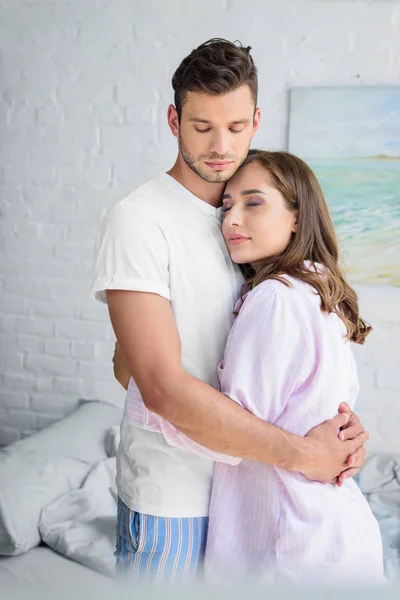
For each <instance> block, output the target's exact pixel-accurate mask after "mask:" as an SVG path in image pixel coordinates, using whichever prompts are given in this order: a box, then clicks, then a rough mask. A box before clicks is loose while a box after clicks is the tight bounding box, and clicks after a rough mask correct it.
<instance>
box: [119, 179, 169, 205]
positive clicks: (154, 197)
mask: <svg viewBox="0 0 400 600" xmlns="http://www.w3.org/2000/svg"><path fill="white" fill-rule="evenodd" d="M168 199H169V194H168V190H167V188H166V187H165V186H164V185H163V180H162V175H158V176H157V177H154V178H153V179H150V180H149V181H146V183H143V184H142V185H141V186H139V187H138V188H136V190H134V191H133V192H131V193H130V194H128V195H127V196H125V197H124V198H122V200H119V202H117V203H116V204H114V207H113V208H116V207H119V208H126V209H132V210H135V209H138V210H142V211H145V212H148V213H151V212H153V210H154V205H155V204H156V205H157V207H158V206H159V205H164V204H166V203H168Z"/></svg>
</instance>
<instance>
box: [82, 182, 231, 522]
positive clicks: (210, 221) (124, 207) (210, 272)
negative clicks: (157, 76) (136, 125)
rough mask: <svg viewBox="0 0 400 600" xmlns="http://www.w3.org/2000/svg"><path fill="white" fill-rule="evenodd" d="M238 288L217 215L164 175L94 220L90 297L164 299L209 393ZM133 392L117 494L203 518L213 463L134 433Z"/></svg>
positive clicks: (190, 366)
mask: <svg viewBox="0 0 400 600" xmlns="http://www.w3.org/2000/svg"><path fill="white" fill-rule="evenodd" d="M242 282H243V279H242V276H241V273H240V270H239V269H238V267H237V266H236V265H234V264H233V263H232V261H231V259H230V256H229V254H228V251H227V249H226V246H225V242H224V240H223V237H222V234H221V209H215V208H214V207H212V206H210V205H209V204H207V203H206V202H204V201H202V200H200V199H199V198H197V197H196V196H194V195H193V194H191V193H190V192H189V191H188V190H187V189H186V188H184V187H183V186H181V185H180V184H179V183H178V182H177V181H176V180H175V179H173V178H172V177H170V176H169V175H167V174H166V173H163V174H160V175H158V176H157V177H156V178H155V179H153V180H152V181H150V182H148V183H146V184H145V185H143V186H141V187H140V188H139V189H138V190H136V191H135V192H134V193H132V194H131V195H130V196H128V197H127V198H125V199H124V200H122V201H121V202H119V203H117V204H116V205H115V206H114V207H113V208H112V209H111V210H110V211H109V212H108V214H107V215H106V217H105V219H104V220H103V223H102V225H101V228H100V231H99V234H98V237H97V240H96V259H95V270H94V280H93V283H92V287H91V296H92V297H95V298H97V299H98V300H101V301H103V302H106V294H105V290H108V289H123V290H134V291H142V292H152V293H155V294H159V295H160V296H163V297H164V298H167V299H168V300H170V302H171V306H172V310H173V313H174V316H175V319H176V324H177V328H178V331H179V335H180V338H181V343H182V363H183V366H184V368H185V370H186V371H187V372H188V373H189V374H190V375H193V376H194V377H197V378H198V379H201V380H202V381H205V382H206V383H208V384H209V385H211V386H213V387H215V388H218V376H217V364H218V362H219V361H220V360H221V358H222V356H223V353H224V348H225V342H226V339H227V336H228V333H229V330H230V327H231V325H232V322H233V309H234V306H235V303H236V300H237V298H238V295H239V290H240V286H241V284H242ZM138 394H139V391H138V389H137V386H136V384H135V382H134V381H133V379H131V381H130V384H129V390H128V393H127V398H126V403H125V412H124V417H123V421H122V425H121V443H120V447H119V449H118V455H117V489H118V494H119V496H120V497H121V499H122V501H123V502H124V503H125V504H126V505H127V506H128V507H129V508H130V509H131V510H134V511H137V512H142V513H146V514H152V515H156V516H164V517H196V516H207V515H208V508H209V500H210V492H211V482H212V475H213V470H214V463H213V461H212V460H210V459H209V458H205V457H203V456H201V455H199V454H195V453H191V452H190V451H186V450H183V449H180V448H176V447H173V446H171V445H169V444H168V442H167V441H166V439H165V438H164V436H163V435H162V434H160V433H155V432H153V431H150V430H149V428H147V427H146V426H145V425H143V426H138V425H137V421H136V422H135V419H134V418H132V417H131V416H130V414H132V413H130V411H129V403H130V402H129V399H130V397H134V396H135V395H136V396H137V395H138Z"/></svg>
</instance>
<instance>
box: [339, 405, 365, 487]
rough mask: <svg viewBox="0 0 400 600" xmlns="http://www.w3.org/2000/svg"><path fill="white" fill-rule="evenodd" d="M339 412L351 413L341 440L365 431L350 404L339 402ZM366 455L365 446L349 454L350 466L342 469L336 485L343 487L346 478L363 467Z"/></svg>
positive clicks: (343, 428) (340, 436)
mask: <svg viewBox="0 0 400 600" xmlns="http://www.w3.org/2000/svg"><path fill="white" fill-rule="evenodd" d="M339 413H343V414H348V415H349V421H348V422H347V424H346V425H345V426H344V427H342V428H341V431H340V433H339V439H340V440H342V441H345V440H354V439H355V438H356V437H357V436H358V435H360V433H364V427H363V425H362V423H361V421H360V419H359V418H358V417H357V415H356V414H355V413H354V412H353V411H352V410H351V408H350V406H349V405H348V404H347V403H346V402H341V403H340V404H339ZM366 456H367V453H366V451H365V448H360V449H359V450H357V452H356V453H355V454H353V455H352V456H349V458H348V460H347V464H348V466H349V468H347V469H345V470H344V471H342V473H341V474H340V475H339V477H338V478H337V480H336V482H335V483H336V485H337V486H339V487H341V486H342V484H343V482H344V481H345V480H346V479H349V478H350V477H354V475H356V474H357V473H358V472H359V470H360V469H361V467H362V466H363V465H364V463H365V459H366ZM354 465H356V466H354Z"/></svg>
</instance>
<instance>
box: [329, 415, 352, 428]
mask: <svg viewBox="0 0 400 600" xmlns="http://www.w3.org/2000/svg"><path fill="white" fill-rule="evenodd" d="M349 418H350V416H349V415H348V414H347V413H345V412H344V413H339V414H338V415H336V416H334V417H333V419H331V420H330V422H331V425H332V427H334V428H335V430H337V429H340V428H341V427H344V426H345V425H347V423H348V422H349Z"/></svg>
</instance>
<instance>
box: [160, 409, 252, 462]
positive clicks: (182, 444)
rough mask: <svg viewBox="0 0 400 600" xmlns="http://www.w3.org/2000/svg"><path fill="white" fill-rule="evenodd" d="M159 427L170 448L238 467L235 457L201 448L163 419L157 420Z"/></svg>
mask: <svg viewBox="0 0 400 600" xmlns="http://www.w3.org/2000/svg"><path fill="white" fill-rule="evenodd" d="M159 427H160V432H161V433H162V434H163V436H164V439H165V441H166V442H167V444H169V445H170V446H174V447H175V448H179V449H180V450H187V451H188V452H192V453H194V454H199V455H200V456H202V457H204V458H209V459H210V460H213V461H214V462H219V463H224V464H226V465H232V466H233V465H238V464H239V463H240V462H241V461H242V459H241V458H238V457H236V456H229V455H227V454H221V453H220V452H215V451H214V450H210V449H209V448H206V447H205V446H201V445H200V444H198V443H197V442H195V441H194V440H192V439H191V438H189V437H188V436H187V435H185V434H184V433H183V432H182V431H179V430H178V429H176V427H174V425H172V424H171V423H169V422H168V421H166V420H165V419H159Z"/></svg>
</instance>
